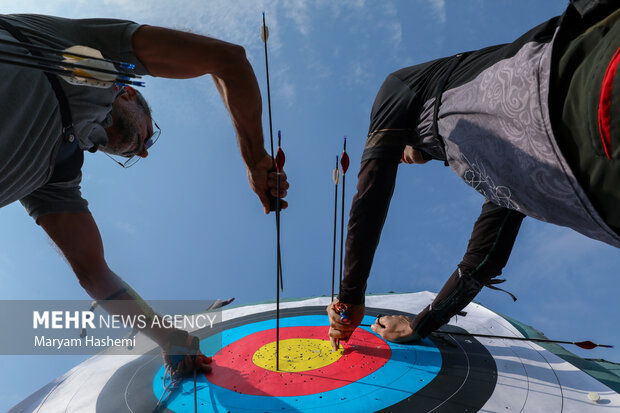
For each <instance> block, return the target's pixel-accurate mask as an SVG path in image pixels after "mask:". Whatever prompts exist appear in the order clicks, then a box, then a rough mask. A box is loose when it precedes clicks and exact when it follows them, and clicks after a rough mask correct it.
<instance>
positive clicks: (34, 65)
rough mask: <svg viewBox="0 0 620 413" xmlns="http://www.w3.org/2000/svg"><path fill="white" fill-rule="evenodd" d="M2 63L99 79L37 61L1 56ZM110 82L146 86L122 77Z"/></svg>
mask: <svg viewBox="0 0 620 413" xmlns="http://www.w3.org/2000/svg"><path fill="white" fill-rule="evenodd" d="M0 63H7V64H11V65H15V66H21V67H27V68H30V69H38V70H41V71H43V72H47V73H51V74H53V75H59V76H67V77H71V78H77V77H80V78H85V79H93V80H99V79H96V78H94V77H92V76H90V75H87V74H84V75H79V76H76V75H75V73H74V72H73V71H72V70H67V69H62V68H55V67H51V66H46V65H42V64H37V63H29V62H23V61H17V60H12V59H3V58H0ZM100 81H101V80H100ZM110 82H115V83H119V84H122V85H134V86H144V84H143V82H133V81H131V80H128V79H121V78H116V79H114V80H111V81H110Z"/></svg>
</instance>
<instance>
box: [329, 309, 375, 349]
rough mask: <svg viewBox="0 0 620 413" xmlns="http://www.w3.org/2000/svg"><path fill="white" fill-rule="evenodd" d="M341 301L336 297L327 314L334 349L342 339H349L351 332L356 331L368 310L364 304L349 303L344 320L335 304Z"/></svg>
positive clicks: (330, 338)
mask: <svg viewBox="0 0 620 413" xmlns="http://www.w3.org/2000/svg"><path fill="white" fill-rule="evenodd" d="M338 303H339V301H338V299H337V298H336V299H334V302H332V303H331V304H330V305H328V306H327V309H326V310H327V315H328V316H329V340H330V341H331V343H332V348H333V349H334V351H336V350H338V346H339V344H340V340H342V341H347V340H348V339H349V337H351V334H353V332H354V331H355V329H356V328H357V326H359V325H360V323H361V322H362V319H363V318H364V314H365V312H366V306H364V304H347V310H346V312H345V314H346V315H347V317H348V318H347V320H346V321H343V320H342V318H341V317H340V313H339V312H338V311H337V310H336V308H335V307H334V306H336V305H337V304H338Z"/></svg>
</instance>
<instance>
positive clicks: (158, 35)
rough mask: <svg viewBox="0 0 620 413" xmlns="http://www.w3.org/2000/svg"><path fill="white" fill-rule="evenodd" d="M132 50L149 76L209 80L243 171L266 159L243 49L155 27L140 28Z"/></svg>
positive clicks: (256, 97) (254, 87) (258, 100)
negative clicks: (234, 140)
mask: <svg viewBox="0 0 620 413" xmlns="http://www.w3.org/2000/svg"><path fill="white" fill-rule="evenodd" d="M132 44H133V48H134V52H135V54H136V56H137V57H138V59H140V61H141V62H142V63H143V64H144V66H145V67H146V69H147V70H148V71H149V73H151V74H152V75H153V76H160V77H166V78H174V79H187V78H193V77H198V76H202V75H206V74H210V75H212V76H213V80H214V82H215V85H216V86H217V89H218V91H219V93H220V95H221V96H222V99H223V100H224V104H225V105H226V107H227V108H228V111H229V112H230V116H231V119H232V122H233V125H234V127H235V130H236V132H237V137H238V140H239V145H240V149H241V156H242V157H243V160H244V162H245V163H246V165H247V166H248V167H249V168H252V167H254V166H255V165H256V164H257V163H258V162H260V161H261V159H262V158H264V157H265V155H267V153H266V151H265V149H264V143H263V131H262V124H261V116H262V100H261V95H260V89H259V87H258V82H257V81H256V76H255V75H254V71H253V70H252V66H251V65H250V63H249V61H248V60H247V58H246V56H245V50H244V49H243V47H241V46H238V45H235V44H232V43H227V42H224V41H221V40H217V39H213V38H210V37H206V36H200V35H197V34H193V33H185V32H181V31H177V30H171V29H166V28H163V27H156V26H142V27H141V28H140V29H138V30H137V31H136V32H135V33H134V36H133V39H132Z"/></svg>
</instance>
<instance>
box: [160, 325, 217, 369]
mask: <svg viewBox="0 0 620 413" xmlns="http://www.w3.org/2000/svg"><path fill="white" fill-rule="evenodd" d="M170 340H171V342H169V343H167V344H166V345H164V347H162V356H163V358H164V365H165V366H166V369H167V370H168V371H169V373H170V376H171V377H172V378H173V379H175V378H178V377H185V376H188V375H190V374H192V373H193V372H194V369H195V370H196V371H197V372H198V371H201V372H203V373H210V372H211V366H209V364H210V363H211V357H207V356H205V355H204V354H202V352H201V351H200V348H199V344H198V343H199V342H198V338H196V337H194V336H191V335H189V334H187V333H186V332H184V331H179V330H177V331H176V332H174V333H172V335H171V336H170ZM171 353H172V354H176V355H171ZM182 354H185V357H184V358H183V359H182V360H180V361H179V356H178V355H181V357H182ZM190 354H195V356H194V357H192V356H191V355H190Z"/></svg>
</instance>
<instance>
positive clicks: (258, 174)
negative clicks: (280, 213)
mask: <svg viewBox="0 0 620 413" xmlns="http://www.w3.org/2000/svg"><path fill="white" fill-rule="evenodd" d="M272 167H273V161H272V159H271V156H269V155H267V154H265V156H264V157H263V158H262V159H261V160H260V161H259V162H258V163H257V164H256V166H254V167H253V168H250V167H248V180H249V181H250V187H251V188H252V190H253V191H254V192H256V195H258V198H259V199H260V202H261V204H263V210H264V211H265V214H268V213H269V197H268V196H267V193H268V192H269V193H270V194H271V195H272V196H274V197H277V196H278V193H277V185H278V182H277V173H276V172H275V171H273V170H271V168H272ZM288 187H289V184H288V181H287V180H286V172H284V171H282V173H281V174H280V194H279V197H280V198H284V197H285V196H286V193H287V189H288ZM280 205H281V206H282V209H286V207H288V202H286V201H284V200H282V201H280Z"/></svg>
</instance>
